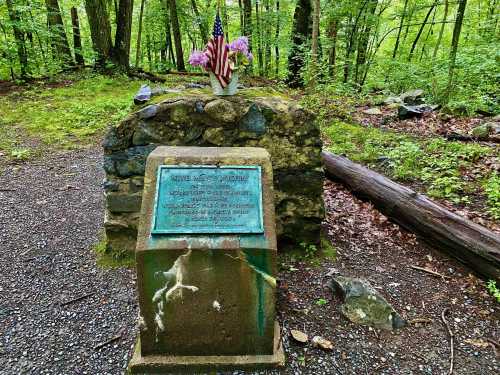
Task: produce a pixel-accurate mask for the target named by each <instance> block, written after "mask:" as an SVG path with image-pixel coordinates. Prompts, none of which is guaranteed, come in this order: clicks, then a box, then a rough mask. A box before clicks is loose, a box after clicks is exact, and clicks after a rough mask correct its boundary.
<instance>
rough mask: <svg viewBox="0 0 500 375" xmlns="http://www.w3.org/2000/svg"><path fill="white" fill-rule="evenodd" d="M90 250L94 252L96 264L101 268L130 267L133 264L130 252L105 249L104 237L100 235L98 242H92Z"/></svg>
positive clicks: (132, 256)
mask: <svg viewBox="0 0 500 375" xmlns="http://www.w3.org/2000/svg"><path fill="white" fill-rule="evenodd" d="M92 250H93V251H94V253H95V254H96V261H97V265H98V266H99V267H102V268H120V267H126V268H132V267H134V266H135V257H134V255H133V254H132V253H130V252H124V253H115V252H113V253H111V252H109V251H107V249H106V237H105V236H104V233H102V234H101V235H100V239H99V242H97V243H96V244H94V246H93V247H92Z"/></svg>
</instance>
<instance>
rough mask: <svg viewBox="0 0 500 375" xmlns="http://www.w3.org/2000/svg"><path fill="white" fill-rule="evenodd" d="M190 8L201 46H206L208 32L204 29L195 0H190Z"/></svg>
mask: <svg viewBox="0 0 500 375" xmlns="http://www.w3.org/2000/svg"><path fill="white" fill-rule="evenodd" d="M191 8H193V13H194V16H195V22H196V23H197V24H198V27H199V29H200V36H201V40H202V42H203V44H206V43H207V42H208V30H207V28H206V27H205V26H206V25H205V23H204V22H203V19H202V18H201V15H200V11H199V10H198V6H197V5H196V0H191Z"/></svg>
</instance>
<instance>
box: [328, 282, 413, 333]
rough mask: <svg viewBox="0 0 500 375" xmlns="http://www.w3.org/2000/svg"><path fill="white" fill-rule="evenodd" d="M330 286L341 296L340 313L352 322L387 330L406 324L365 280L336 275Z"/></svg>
mask: <svg viewBox="0 0 500 375" xmlns="http://www.w3.org/2000/svg"><path fill="white" fill-rule="evenodd" d="M331 287H332V289H333V290H335V291H336V292H337V293H339V294H340V295H341V296H342V297H343V299H344V304H343V305H342V307H341V309H342V313H343V314H344V315H345V316H346V317H347V318H348V319H349V320H350V321H351V322H353V323H357V324H364V325H369V326H372V327H375V328H382V329H387V330H392V329H397V328H401V327H403V326H404V325H405V324H406V322H405V321H404V319H403V318H401V316H400V315H399V314H398V313H397V312H396V311H395V310H394V308H393V307H392V306H391V305H390V304H389V303H388V302H387V301H386V300H385V298H384V297H382V296H381V295H380V293H379V292H377V291H376V290H375V289H374V288H373V287H372V286H371V285H370V283H369V282H368V281H366V280H363V279H354V278H350V277H345V276H337V277H335V278H333V279H332V282H331Z"/></svg>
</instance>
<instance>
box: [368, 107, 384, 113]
mask: <svg viewBox="0 0 500 375" xmlns="http://www.w3.org/2000/svg"><path fill="white" fill-rule="evenodd" d="M363 113H364V114H366V115H381V114H382V111H381V110H380V108H377V107H374V108H368V109H364V110H363Z"/></svg>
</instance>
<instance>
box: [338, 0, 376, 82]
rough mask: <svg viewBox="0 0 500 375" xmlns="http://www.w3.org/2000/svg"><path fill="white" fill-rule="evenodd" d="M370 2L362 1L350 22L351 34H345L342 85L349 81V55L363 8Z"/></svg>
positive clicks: (367, 0)
mask: <svg viewBox="0 0 500 375" xmlns="http://www.w3.org/2000/svg"><path fill="white" fill-rule="evenodd" d="M369 1H370V0H364V1H363V4H362V5H361V7H360V8H359V9H358V12H357V15H356V18H355V19H354V20H353V22H352V27H351V32H350V33H346V36H347V37H348V38H349V39H348V41H347V42H346V52H345V62H344V83H347V81H349V75H350V74H351V54H352V53H354V51H355V40H356V38H357V35H358V28H359V20H360V19H361V17H362V16H363V14H365V8H366V6H367V5H368V2H369Z"/></svg>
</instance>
